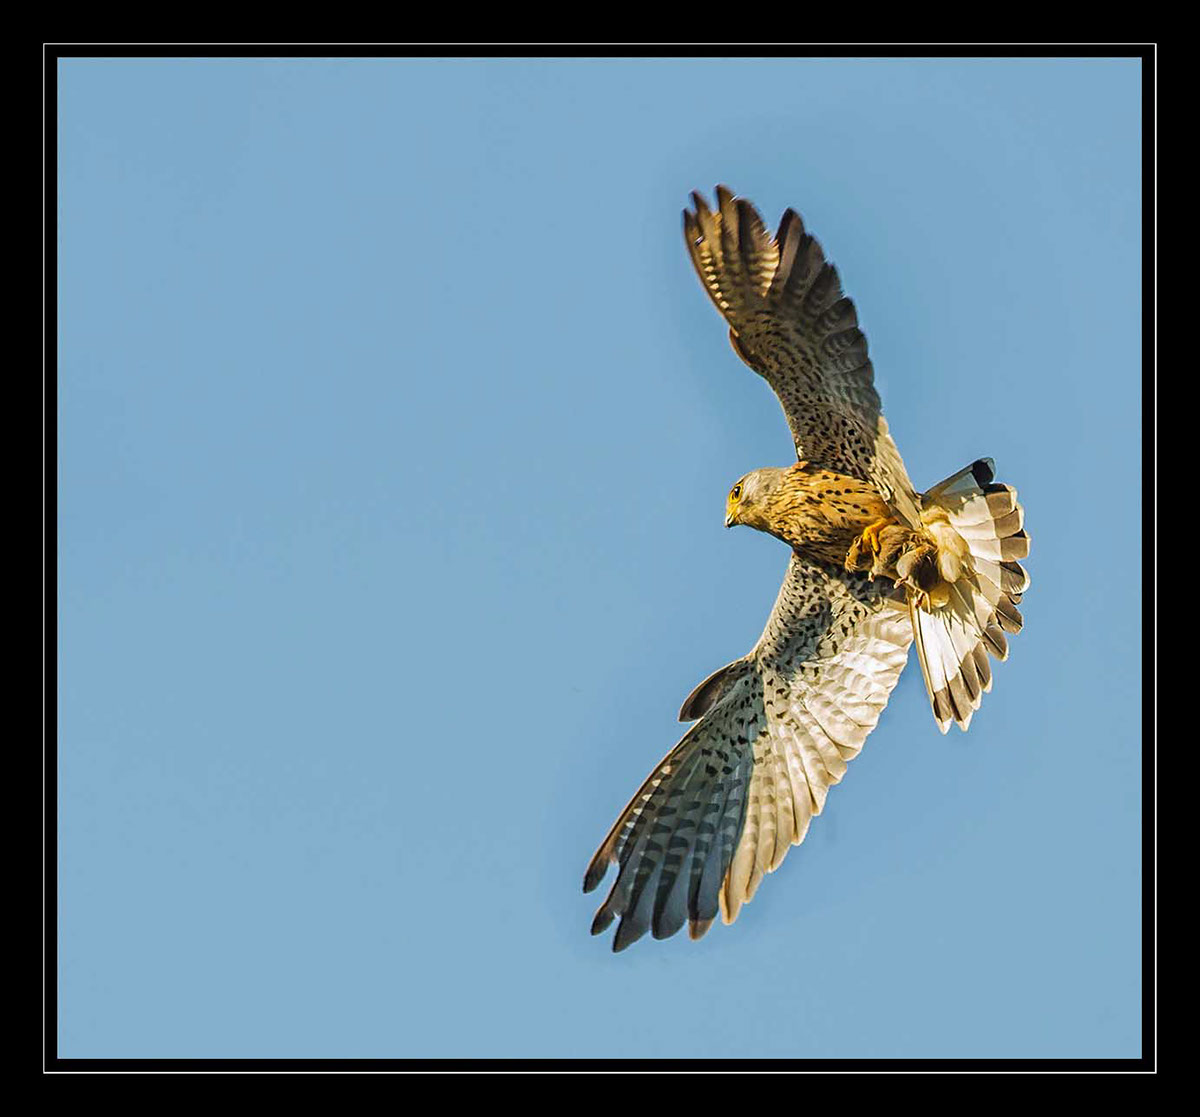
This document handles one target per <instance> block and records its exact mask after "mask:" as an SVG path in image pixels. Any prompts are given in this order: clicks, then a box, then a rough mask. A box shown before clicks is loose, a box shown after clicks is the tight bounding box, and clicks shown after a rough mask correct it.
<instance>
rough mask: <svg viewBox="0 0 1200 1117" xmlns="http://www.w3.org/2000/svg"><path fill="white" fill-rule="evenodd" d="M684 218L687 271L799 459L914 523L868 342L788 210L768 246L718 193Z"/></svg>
mask: <svg viewBox="0 0 1200 1117" xmlns="http://www.w3.org/2000/svg"><path fill="white" fill-rule="evenodd" d="M692 202H693V204H694V206H695V207H696V208H695V212H694V213H693V212H692V211H690V210H686V209H685V210H684V211H683V229H684V235H685V237H686V238H687V246H688V251H689V252H690V253H691V257H692V263H693V264H695V266H696V271H697V273H698V274H699V276H700V279H701V282H703V284H704V287H705V289H706V290H707V291H708V293H709V295H710V296H711V297H712V300H713V302H714V303H716V305H717V309H718V310H719V311H720V312H721V314H722V315H724V317H725V320H726V321H727V322H728V323H729V337H730V340H731V341H732V342H733V347H734V349H735V350H736V351H737V353H738V355H739V356H740V357H741V358H742V360H743V361H745V362H746V364H748V365H749V366H750V367H751V368H752V369H754V371H755V372H757V373H758V374H759V375H760V376H762V377H764V378H765V379H766V381H767V382H768V383H769V384H770V385H771V387H772V388H773V389H774V391H775V394H776V395H777V396H778V397H779V402H780V403H781V404H782V405H783V412H784V415H785V416H786V417H787V421H788V426H789V427H791V430H792V438H793V440H794V441H795V443H796V453H797V455H798V456H799V457H800V458H801V459H805V460H809V461H814V462H817V463H818V464H820V465H823V466H825V467H826V468H828V469H833V470H837V471H838V472H840V473H846V474H848V475H849V476H851V477H858V478H860V479H861V480H864V481H870V482H872V483H873V484H874V485H875V486H876V487H877V488H878V489H879V491H880V493H881V494H882V496H883V497H884V499H885V500H887V501H888V503H889V504H890V505H891V507H892V509H893V510H894V511H895V512H896V513H897V514H898V515H899V516H900V517H901V518H902V519H904V520H906V521H908V526H909V527H916V526H917V525H918V524H919V522H920V513H919V510H918V509H919V504H918V500H917V496H916V493H915V492H914V490H913V486H912V482H911V481H910V480H909V479H908V472H907V471H906V470H905V468H904V462H903V461H902V460H901V458H900V452H899V450H897V449H896V444H895V442H893V441H892V436H891V435H890V434H888V426H887V421H886V420H885V419H884V418H883V415H882V414H881V406H880V402H879V393H878V392H876V391H875V384H874V371H873V369H872V367H871V362H870V360H869V358H868V357H867V339H866V338H865V337H864V336H863V334H862V331H861V330H859V328H858V316H857V314H856V313H855V310H854V303H853V302H852V301H851V300H850V299H848V298H846V297H844V296H843V295H842V288H841V284H840V282H839V280H838V274H837V269H836V268H835V267H834V266H833V265H832V264H830V263H827V262H826V260H825V255H824V253H823V252H822V251H821V246H820V244H818V243H817V241H816V240H815V239H814V238H813V237H811V236H810V235H809V234H808V233H806V232H805V231H804V223H803V222H802V221H801V220H800V217H799V215H798V214H796V213H795V212H794V211H792V210H790V209H789V210H788V211H787V212H786V213H784V215H783V220H782V221H781V222H780V225H779V231H778V232H777V233H776V234H775V237H774V239H772V237H771V235H770V234H769V233H768V232H767V229H766V226H765V225H764V224H763V222H762V218H760V217H759V215H758V212H757V211H756V210H755V208H754V207H753V206H752V205H751V204H750V203H749V202H748V201H746V200H745V199H744V198H735V197H734V195H733V194H731V193H730V191H729V190H728V189H726V188H725V187H724V186H718V187H717V208H716V210H715V211H714V210H710V209H709V208H708V205H707V203H706V202H705V200H704V198H702V197H701V196H700V195H699V194H692Z"/></svg>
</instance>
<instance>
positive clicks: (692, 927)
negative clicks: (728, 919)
mask: <svg viewBox="0 0 1200 1117" xmlns="http://www.w3.org/2000/svg"><path fill="white" fill-rule="evenodd" d="M712 925H713V921H712V920H711V919H693V920H691V921H690V922H689V923H688V938H689V939H691V940H692V941H693V942H696V941H697V940H699V939H702V938H704V935H705V932H707V931H708V929H709V928H710V927H711V926H712Z"/></svg>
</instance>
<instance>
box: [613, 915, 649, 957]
mask: <svg viewBox="0 0 1200 1117" xmlns="http://www.w3.org/2000/svg"><path fill="white" fill-rule="evenodd" d="M645 933H646V928H645V927H644V926H643V925H642V924H641V923H635V922H634V921H633V920H632V919H630V918H629V917H628V916H626V917H625V918H624V919H622V920H621V922H620V924H619V925H618V927H617V933H616V934H615V935H613V944H612V948H613V953H614V954H620V953H621V951H622V950H625V949H626V948H627V947H630V946H633V944H634V943H635V942H637V941H638V939H640V938H641V937H642V936H643V935H644V934H645Z"/></svg>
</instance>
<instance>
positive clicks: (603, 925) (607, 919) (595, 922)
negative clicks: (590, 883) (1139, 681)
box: [592, 904, 613, 935]
mask: <svg viewBox="0 0 1200 1117" xmlns="http://www.w3.org/2000/svg"><path fill="white" fill-rule="evenodd" d="M612 921H613V914H612V912H611V911H609V910H608V905H607V904H603V905H602V906H601V907H600V909H599V910H598V911H597V912H596V914H595V916H594V917H593V918H592V934H593V935H602V934H604V932H605V931H607V930H608V929H609V927H611V926H612Z"/></svg>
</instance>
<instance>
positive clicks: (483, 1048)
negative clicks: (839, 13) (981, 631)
mask: <svg viewBox="0 0 1200 1117" xmlns="http://www.w3.org/2000/svg"><path fill="white" fill-rule="evenodd" d="M1140 114H1141V107H1140V73H1139V68H1138V64H1137V63H1136V62H1133V61H1122V60H1093V61H1080V60H1011V61H1004V60H964V61H931V60H921V61H869V60H771V61H763V60H728V61H723V60H696V61H687V60H674V61H656V60H587V61H581V60H542V61H536V60H520V61H506V60H488V61H478V60H476V61H472V60H394V61H392V60H379V61H375V60H372V61H362V60H359V61H355V60H345V61H319V60H314V61H261V62H257V61H251V62H246V61H170V60H159V61H153V60H149V61H137V60H95V61H91V60H70V61H64V62H62V63H61V64H60V70H59V151H58V158H59V213H58V228H59V322H58V339H59V369H58V432H59V450H58V466H59V488H58V500H59V503H58V532H59V535H58V560H59V587H58V606H59V631H58V635H59V646H58V656H59V659H58V662H59V695H58V712H59V824H60V850H59V853H60V858H59V880H60V910H59V916H60V922H59V936H60V938H59V964H60V1001H59V1030H60V1053H61V1054H62V1055H66V1056H81V1057H82V1056H264V1057H265V1056H364V1057H373V1056H421V1057H431V1056H502V1057H513V1056H549V1057H578V1056H651V1057H654V1056H661V1057H678V1056H689V1057H702V1058H736V1057H742V1056H766V1057H775V1056H780V1057H925V1056H934V1057H952V1058H953V1057H986V1056H1003V1057H1008V1056H1030V1057H1047V1056H1058V1057H1089V1056H1107V1057H1120V1056H1136V1055H1138V1054H1140V1032H1141V1020H1140V998H1141V984H1140V975H1141V946H1142V944H1141V934H1140V930H1141V918H1142V916H1141V908H1140V889H1141V867H1140V866H1141V817H1140V800H1141V782H1140V773H1141V768H1140V764H1141V759H1140V757H1141V730H1140V727H1141V703H1142V693H1141V681H1140V660H1141V630H1142V616H1141V590H1140V586H1141V573H1140V560H1141V541H1140V530H1141V513H1142V506H1141V500H1142V496H1141V470H1140V462H1141V441H1140V430H1141V375H1142V370H1141V325H1140V323H1141V284H1140V273H1141V245H1140V222H1141V183H1140V165H1141V164H1140V142H1141V136H1140ZM717 182H723V183H728V184H729V186H731V187H732V188H733V189H734V190H735V191H737V192H738V193H741V194H744V195H745V196H747V197H749V198H750V199H752V200H753V201H754V202H755V204H756V205H757V206H758V207H759V209H760V210H761V211H762V213H763V215H764V217H765V219H766V220H767V221H768V223H769V224H772V225H773V224H774V223H775V222H776V221H777V220H778V217H779V215H780V213H781V212H782V210H783V209H784V208H785V207H787V206H789V205H790V206H793V207H795V208H796V209H797V210H798V211H799V212H800V213H801V214H802V215H803V217H804V219H805V221H806V223H807V225H808V226H809V228H810V229H811V230H812V231H813V232H815V234H816V235H817V236H818V237H819V238H820V240H821V241H822V243H823V244H824V245H825V247H826V250H827V252H828V253H829V255H830V257H831V258H832V259H833V260H834V261H835V262H836V263H837V265H838V268H839V270H840V271H841V274H842V277H843V282H844V285H845V287H846V290H847V292H848V293H849V294H851V295H852V296H853V297H854V299H855V300H856V302H857V305H858V310H859V318H860V322H861V323H862V324H863V328H864V330H865V332H866V334H867V337H868V339H869V342H870V346H871V354H872V358H873V360H874V363H875V368H876V375H877V382H878V384H879V387H880V390H881V392H882V394H883V399H884V405H885V411H886V414H887V416H888V418H889V421H890V423H891V428H892V432H893V434H894V435H895V436H896V439H897V442H898V443H899V445H900V448H901V450H902V452H903V454H904V456H905V459H906V462H907V464H908V469H909V472H910V474H911V476H912V477H913V480H914V481H915V482H916V483H917V485H918V486H927V485H929V484H932V483H933V482H935V481H937V480H940V479H941V478H942V477H944V476H946V475H947V474H949V473H951V472H953V471H954V470H956V469H958V468H960V467H961V466H963V465H965V464H966V463H968V462H970V461H971V460H973V459H974V458H976V457H979V456H982V455H990V456H992V457H994V458H995V460H996V463H997V470H998V474H999V477H1000V479H1002V480H1005V481H1008V482H1010V483H1012V484H1014V485H1016V486H1017V488H1018V489H1019V490H1020V493H1021V499H1022V502H1023V504H1024V505H1025V508H1026V516H1027V525H1028V528H1029V531H1030V535H1031V537H1032V540H1033V549H1032V554H1031V557H1030V559H1029V562H1028V568H1029V570H1030V572H1031V575H1032V578H1033V585H1032V588H1031V590H1030V592H1029V593H1028V595H1027V596H1026V598H1025V601H1024V603H1023V605H1022V609H1023V611H1024V613H1025V617H1026V629H1025V631H1024V632H1023V633H1022V634H1021V635H1020V636H1018V637H1016V638H1015V639H1014V640H1013V641H1012V646H1013V654H1012V657H1011V659H1010V660H1009V662H1008V663H1006V664H1002V665H998V666H997V668H996V671H995V675H996V682H995V688H994V690H993V692H992V694H991V695H989V696H988V697H987V699H986V700H985V702H984V705H983V709H982V710H981V712H980V713H979V714H977V715H976V718H975V720H974V722H973V724H972V726H971V730H970V732H969V734H967V735H966V736H963V735H962V734H960V733H958V732H957V731H956V730H955V731H952V733H951V735H950V736H947V737H942V736H941V735H940V734H939V733H938V732H937V729H936V727H935V725H934V723H933V719H932V717H931V715H930V712H929V709H928V704H927V701H926V698H925V694H924V691H923V687H922V683H921V679H920V672H919V668H918V667H917V664H916V662H915V659H912V660H910V663H909V666H908V668H907V669H906V671H905V673H904V675H903V676H902V678H901V681H900V683H899V685H898V687H897V689H896V691H895V692H894V694H893V696H892V700H891V703H890V704H889V706H888V708H887V710H886V711H885V713H884V715H883V718H882V720H881V722H880V725H879V727H878V729H877V730H876V731H875V733H874V734H873V735H872V737H871V738H870V739H869V741H868V742H867V745H866V746H865V748H864V749H863V751H862V754H861V755H860V756H859V757H858V758H857V759H856V760H855V761H854V762H853V763H852V765H851V766H850V770H849V771H848V773H847V775H846V778H845V779H844V780H843V782H842V784H841V785H839V786H838V787H837V788H835V789H834V790H833V791H831V793H830V795H829V799H828V803H827V806H826V810H825V813H824V814H823V815H822V816H821V817H820V818H819V819H817V820H816V821H815V822H814V823H813V826H812V828H811V830H810V832H809V836H808V838H807V839H806V841H805V842H804V844H803V845H802V846H800V847H798V848H796V849H793V850H792V851H791V853H790V854H789V855H788V858H787V860H786V861H785V863H784V864H783V866H782V867H781V868H780V869H779V871H778V872H776V873H775V874H774V875H773V876H771V877H768V878H767V879H766V881H764V883H763V885H762V887H761V888H760V890H759V892H758V894H757V896H756V897H755V900H754V902H753V903H752V904H751V905H750V906H749V907H747V908H745V909H744V910H743V912H742V914H741V916H740V917H739V919H738V922H737V923H736V924H734V925H733V926H732V927H724V926H721V925H719V924H718V925H717V926H715V927H714V928H713V929H712V931H710V932H709V934H708V936H707V937H706V938H705V939H704V940H702V941H701V942H699V943H692V942H689V941H688V939H687V937H686V935H685V936H677V937H676V938H674V939H671V940H669V941H665V942H654V941H653V940H650V939H646V940H644V941H643V942H640V943H638V944H637V945H636V946H635V947H634V948H632V949H631V950H629V951H627V952H625V953H623V954H621V955H619V956H614V955H612V954H611V953H610V950H609V939H608V937H606V938H603V939H600V938H597V939H593V938H590V937H589V935H588V927H589V924H590V921H591V917H592V913H593V911H594V909H595V907H596V905H597V903H598V902H599V899H600V898H602V896H603V893H602V892H601V893H596V894H593V895H591V896H584V895H583V894H582V893H581V891H580V882H581V880H582V875H583V870H584V867H585V866H586V863H587V860H588V858H589V857H590V855H591V854H592V852H593V850H594V849H595V847H596V845H597V844H598V843H599V842H600V840H601V839H602V838H603V837H604V835H605V833H606V832H607V830H608V827H609V826H610V825H611V823H612V821H613V818H614V817H615V815H616V813H617V811H618V810H619V809H620V808H621V807H622V806H623V805H624V803H625V802H626V800H627V799H628V798H629V796H630V795H631V794H632V792H633V791H634V790H635V788H636V787H637V785H638V783H639V782H640V781H641V780H642V778H643V777H644V776H645V775H646V773H647V772H648V771H649V770H650V768H651V767H652V766H653V765H654V763H655V762H656V761H657V760H658V759H659V758H660V757H661V756H662V755H663V754H664V753H665V752H666V751H667V750H668V749H669V748H670V746H671V745H672V744H673V743H674V742H675V740H676V739H677V738H678V736H679V733H680V727H679V726H678V724H677V723H676V722H675V720H674V719H675V714H676V711H677V710H678V707H679V703H680V701H681V700H682V699H683V697H684V696H685V695H686V694H687V693H688V691H689V690H690V689H691V687H692V686H693V685H694V684H695V683H696V682H698V681H699V680H700V679H701V678H703V677H704V676H705V675H706V674H707V673H708V672H709V671H711V670H712V669H714V668H715V667H718V666H720V665H721V664H723V663H725V662H727V661H728V660H730V659H732V658H734V657H736V656H737V655H740V654H741V653H743V652H744V651H746V650H748V649H749V648H750V647H751V646H752V644H753V643H754V641H755V640H756V639H757V637H758V634H759V632H760V631H761V629H762V626H763V623H764V621H765V618H766V615H767V612H768V610H769V608H770V606H771V603H772V602H773V600H774V597H775V594H776V592H777V590H778V586H779V582H780V579H781V576H782V573H783V570H784V567H785V565H786V560H787V555H786V553H785V550H784V548H783V546H782V545H781V544H780V543H778V542H777V541H776V540H774V539H771V538H769V537H767V536H764V535H759V534H757V533H754V532H751V531H748V530H740V531H726V530H725V529H724V527H723V526H722V517H723V514H724V511H723V509H724V503H723V502H724V496H725V492H726V490H727V488H728V486H729V485H730V484H731V483H732V482H733V481H734V480H736V479H737V477H739V476H740V475H741V474H742V473H744V472H746V471H747V470H749V469H752V468H755V467H757V466H760V465H769V464H786V463H787V462H788V461H789V460H790V457H791V454H792V451H791V446H790V441H789V438H788V433H787V429H786V426H785V425H784V422H783V418H782V415H781V413H780V412H779V408H778V405H777V403H776V402H775V400H774V398H773V396H772V395H771V394H770V391H769V389H768V388H767V386H766V385H765V383H763V382H762V381H760V380H759V379H758V378H757V377H755V376H754V375H753V374H752V373H750V372H749V371H748V370H746V369H745V368H744V367H743V366H742V365H741V364H740V362H739V361H738V360H737V358H736V357H735V355H734V354H733V352H732V350H731V349H730V347H729V345H728V343H727V341H726V338H725V333H726V331H725V329H724V327H723V325H722V323H721V322H720V320H719V318H718V315H717V314H716V311H715V310H714V309H713V307H712V305H711V304H710V303H709V301H708V299H707V298H706V296H705V295H704V293H703V291H702V290H701V287H700V285H699V283H698V282H697V280H696V278H695V276H694V275H693V273H692V269H691V264H690V262H689V260H688V258H687V254H686V251H685V249H684V245H683V240H682V236H681V232H680V217H679V214H680V210H681V209H682V207H683V205H684V203H685V201H686V199H687V194H688V192H689V191H690V190H692V189H702V190H705V191H709V192H711V189H712V187H713V185H714V184H715V183H717Z"/></svg>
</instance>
